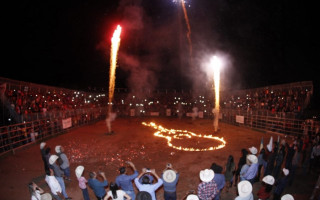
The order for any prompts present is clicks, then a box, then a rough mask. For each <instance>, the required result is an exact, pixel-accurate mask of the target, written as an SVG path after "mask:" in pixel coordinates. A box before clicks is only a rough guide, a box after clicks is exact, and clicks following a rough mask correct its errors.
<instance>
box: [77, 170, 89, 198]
mask: <svg viewBox="0 0 320 200" xmlns="http://www.w3.org/2000/svg"><path fill="white" fill-rule="evenodd" d="M83 171H84V167H83V166H82V165H79V166H78V167H77V168H76V170H75V172H76V177H77V179H78V181H79V187H80V189H81V191H82V195H83V199H84V200H90V198H89V192H88V188H87V183H88V181H87V179H86V178H85V177H84V176H83Z"/></svg>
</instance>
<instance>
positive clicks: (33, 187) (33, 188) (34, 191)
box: [28, 182, 44, 200]
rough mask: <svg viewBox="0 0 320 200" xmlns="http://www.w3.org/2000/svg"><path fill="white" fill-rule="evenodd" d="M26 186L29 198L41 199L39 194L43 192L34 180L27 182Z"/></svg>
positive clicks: (33, 199)
mask: <svg viewBox="0 0 320 200" xmlns="http://www.w3.org/2000/svg"><path fill="white" fill-rule="evenodd" d="M28 186H29V192H30V194H31V200H41V194H43V193H44V191H43V189H42V188H40V187H39V186H38V185H37V184H35V183H34V182H31V183H29V185H28Z"/></svg>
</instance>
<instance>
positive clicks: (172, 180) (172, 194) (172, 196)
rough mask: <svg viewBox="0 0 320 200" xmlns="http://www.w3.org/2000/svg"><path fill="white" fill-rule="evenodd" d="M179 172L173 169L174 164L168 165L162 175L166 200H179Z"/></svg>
mask: <svg viewBox="0 0 320 200" xmlns="http://www.w3.org/2000/svg"><path fill="white" fill-rule="evenodd" d="M179 176H180V174H179V172H177V170H175V169H173V167H172V164H171V163H168V164H167V166H166V168H165V169H164V170H163V172H162V174H161V178H162V180H163V191H164V199H165V200H176V199H177V183H178V181H179Z"/></svg>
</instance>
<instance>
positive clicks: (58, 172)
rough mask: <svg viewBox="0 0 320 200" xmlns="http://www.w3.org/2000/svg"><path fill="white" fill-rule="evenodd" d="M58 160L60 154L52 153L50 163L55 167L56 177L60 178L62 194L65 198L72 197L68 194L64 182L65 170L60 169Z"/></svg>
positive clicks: (51, 166) (52, 167)
mask: <svg viewBox="0 0 320 200" xmlns="http://www.w3.org/2000/svg"><path fill="white" fill-rule="evenodd" d="M57 160H58V156H57V155H51V156H50V158H49V164H50V166H49V167H50V168H51V169H53V172H54V176H55V177H56V179H57V180H58V182H59V184H60V186H61V189H62V194H63V196H64V198H65V199H72V198H71V197H68V194H67V192H66V186H65V184H64V180H63V176H64V174H63V171H62V170H61V169H60V167H59V166H58V165H57Z"/></svg>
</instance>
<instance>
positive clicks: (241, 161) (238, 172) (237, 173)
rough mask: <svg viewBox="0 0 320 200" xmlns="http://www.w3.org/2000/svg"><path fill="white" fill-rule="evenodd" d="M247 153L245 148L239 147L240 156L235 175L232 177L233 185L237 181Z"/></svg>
mask: <svg viewBox="0 0 320 200" xmlns="http://www.w3.org/2000/svg"><path fill="white" fill-rule="evenodd" d="M247 155H248V151H247V150H246V149H241V157H240V159H239V161H238V166H237V169H236V173H235V177H234V184H235V185H234V186H235V187H236V186H237V183H238V179H239V176H240V171H241V168H242V166H243V165H245V164H246V162H247Z"/></svg>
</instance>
